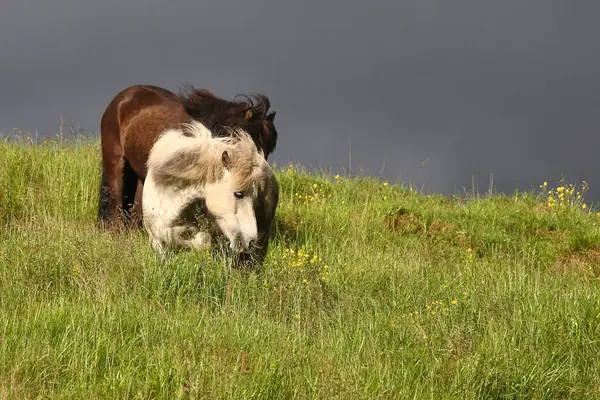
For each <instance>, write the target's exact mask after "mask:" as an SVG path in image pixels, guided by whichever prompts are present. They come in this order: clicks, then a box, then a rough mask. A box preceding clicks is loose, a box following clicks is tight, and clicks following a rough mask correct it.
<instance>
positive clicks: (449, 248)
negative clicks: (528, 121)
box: [0, 140, 600, 399]
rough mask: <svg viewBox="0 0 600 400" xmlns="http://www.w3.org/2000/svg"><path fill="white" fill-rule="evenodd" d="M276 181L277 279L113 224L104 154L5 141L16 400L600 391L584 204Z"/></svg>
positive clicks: (286, 177) (7, 331)
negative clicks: (105, 192) (161, 254)
mask: <svg viewBox="0 0 600 400" xmlns="http://www.w3.org/2000/svg"><path fill="white" fill-rule="evenodd" d="M277 177H278V179H279V182H280V186H281V191H282V192H281V202H280V205H279V208H278V211H277V220H276V221H275V223H274V237H273V241H272V245H271V247H270V249H269V254H268V257H267V261H266V266H265V268H264V269H263V271H262V272H260V273H255V272H244V271H238V270H233V271H230V270H229V269H228V268H227V267H226V265H225V263H224V262H223V261H222V260H218V259H211V256H210V255H208V254H193V253H189V252H182V253H179V254H177V255H176V256H174V257H173V258H171V259H169V260H168V262H167V263H166V264H165V265H161V264H159V263H157V262H156V260H155V259H154V257H153V256H152V252H151V250H150V247H149V245H148V242H147V238H146V236H145V234H144V233H143V232H130V233H126V234H120V235H112V234H108V233H104V232H100V231H98V229H97V228H96V224H95V218H96V212H97V211H96V207H97V193H98V189H99V184H100V183H99V179H100V151H99V145H98V142H97V140H87V141H85V140H78V141H73V142H68V143H62V144H59V143H56V142H49V143H46V144H40V145H31V144H28V143H27V142H24V141H22V142H14V141H10V142H9V141H5V142H2V143H0V239H1V244H0V397H2V398H4V397H9V398H37V397H40V396H41V397H49V398H83V397H87V396H90V397H92V398H188V397H194V398H197V397H202V398H211V399H213V398H236V399H239V398H269V399H273V398H327V399H329V398H340V399H361V398H364V399H373V398H419V399H421V398H432V399H443V398H466V399H471V398H473V399H475V398H486V399H487V398H527V399H538V398H552V399H556V398H586V399H587V398H598V397H600V361H599V360H600V358H599V356H600V353H599V351H600V343H599V339H600V278H599V277H600V262H599V259H600V230H599V228H598V223H599V222H600V219H599V217H597V216H596V215H594V214H593V213H591V212H589V211H588V209H587V208H586V209H583V208H582V204H583V203H582V202H583V199H577V198H576V196H575V195H573V196H575V197H573V198H574V199H576V200H575V201H573V202H570V203H568V204H567V205H565V206H559V205H557V201H556V199H554V200H553V201H549V200H548V196H551V197H552V196H554V197H555V198H558V192H554V191H553V192H552V194H551V195H549V194H548V191H549V190H548V187H544V188H543V189H544V192H543V194H536V193H525V194H518V195H516V194H515V195H511V196H504V195H491V196H486V197H483V198H478V197H474V198H462V197H453V198H446V197H443V196H437V195H434V196H426V195H423V194H421V193H419V192H417V191H414V190H411V189H410V188H404V187H400V186H395V185H386V184H384V183H382V182H379V181H377V180H375V179H367V178H361V179H358V178H357V179H347V178H344V177H331V176H326V175H309V174H307V173H305V172H303V171H301V170H300V169H299V168H294V167H286V168H283V169H278V170H277ZM563 191H564V189H563ZM559 203H560V201H559Z"/></svg>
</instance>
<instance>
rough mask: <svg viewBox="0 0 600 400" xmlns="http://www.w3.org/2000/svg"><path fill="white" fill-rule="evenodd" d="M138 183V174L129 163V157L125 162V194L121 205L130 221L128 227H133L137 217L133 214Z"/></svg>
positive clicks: (126, 218) (127, 219) (124, 214)
mask: <svg viewBox="0 0 600 400" xmlns="http://www.w3.org/2000/svg"><path fill="white" fill-rule="evenodd" d="M137 184H138V176H137V175H136V173H135V172H134V171H133V168H131V165H129V162H128V161H127V159H125V161H124V164H123V195H122V203H121V207H122V209H123V216H124V218H125V220H126V221H127V222H128V224H127V225H128V227H132V226H133V225H134V223H135V221H134V220H135V217H134V216H133V215H132V214H133V206H134V197H135V196H136V193H135V192H136V189H137Z"/></svg>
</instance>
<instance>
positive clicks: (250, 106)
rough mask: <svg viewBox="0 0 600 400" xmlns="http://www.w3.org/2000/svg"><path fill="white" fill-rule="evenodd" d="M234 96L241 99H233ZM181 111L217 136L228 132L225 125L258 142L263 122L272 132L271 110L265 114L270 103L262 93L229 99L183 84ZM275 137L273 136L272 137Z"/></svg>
mask: <svg viewBox="0 0 600 400" xmlns="http://www.w3.org/2000/svg"><path fill="white" fill-rule="evenodd" d="M238 97H241V98H244V99H245V100H236V99H237V98H238ZM178 98H179V101H180V102H181V104H182V105H183V108H184V110H185V112H186V113H187V114H188V115H190V116H191V117H192V118H193V119H195V120H197V121H200V122H202V124H204V126H206V127H207V128H208V129H209V130H211V131H212V132H214V133H215V134H216V135H217V136H224V135H227V134H229V131H228V129H227V128H239V129H242V130H244V131H246V133H248V134H249V135H250V136H252V138H253V139H254V140H255V141H256V142H257V143H260V144H262V139H263V132H264V130H265V124H268V123H270V125H269V127H268V129H269V131H270V132H273V133H274V134H275V135H276V132H275V129H274V126H273V127H271V126H272V125H273V122H272V121H273V118H274V117H275V113H274V112H271V113H269V108H270V107H271V102H270V100H269V98H268V97H267V96H266V95H264V94H252V95H242V94H240V95H237V96H236V97H235V98H234V100H232V101H229V100H225V99H223V98H221V97H218V96H216V95H215V94H214V93H212V92H210V91H209V90H207V89H196V88H194V87H193V86H191V85H184V86H183V88H182V89H181V90H180V93H179V94H178ZM275 139H276V138H275Z"/></svg>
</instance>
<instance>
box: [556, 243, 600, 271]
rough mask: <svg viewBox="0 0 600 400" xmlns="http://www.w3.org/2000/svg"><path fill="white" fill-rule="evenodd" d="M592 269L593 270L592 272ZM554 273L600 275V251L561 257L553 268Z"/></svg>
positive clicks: (593, 250)
mask: <svg viewBox="0 0 600 400" xmlns="http://www.w3.org/2000/svg"><path fill="white" fill-rule="evenodd" d="M590 267H591V268H592V270H591V271H590ZM552 271H554V272H556V273H559V274H565V273H575V274H577V275H583V274H590V273H596V274H598V273H600V250H596V249H588V250H585V251H582V252H577V253H575V252H571V253H568V254H566V255H564V256H563V257H560V258H559V259H558V260H556V262H555V263H554V265H553V266H552Z"/></svg>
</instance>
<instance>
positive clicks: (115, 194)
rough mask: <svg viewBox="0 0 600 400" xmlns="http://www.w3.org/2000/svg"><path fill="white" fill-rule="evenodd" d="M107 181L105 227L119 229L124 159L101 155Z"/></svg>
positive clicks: (121, 216) (121, 223)
mask: <svg viewBox="0 0 600 400" xmlns="http://www.w3.org/2000/svg"><path fill="white" fill-rule="evenodd" d="M103 163H104V169H105V171H106V177H107V181H108V205H107V207H106V221H105V222H106V229H107V230H109V231H120V230H121V229H122V228H123V215H122V204H123V168H124V165H125V159H124V158H123V157H122V156H121V155H120V154H119V155H118V156H112V157H111V156H105V157H103Z"/></svg>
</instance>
